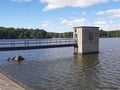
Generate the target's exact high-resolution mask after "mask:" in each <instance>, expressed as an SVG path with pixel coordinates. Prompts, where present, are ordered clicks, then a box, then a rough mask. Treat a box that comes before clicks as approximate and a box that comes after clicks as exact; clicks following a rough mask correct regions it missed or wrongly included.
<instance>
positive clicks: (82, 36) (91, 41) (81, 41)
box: [73, 26, 99, 54]
mask: <svg viewBox="0 0 120 90" xmlns="http://www.w3.org/2000/svg"><path fill="white" fill-rule="evenodd" d="M74 29H75V30H74V32H73V36H74V37H73V38H75V39H76V38H77V42H78V43H77V46H78V53H79V54H90V53H98V52H99V27H90V26H82V27H74ZM75 36H77V37H75Z"/></svg>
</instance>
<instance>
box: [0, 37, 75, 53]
mask: <svg viewBox="0 0 120 90" xmlns="http://www.w3.org/2000/svg"><path fill="white" fill-rule="evenodd" d="M73 46H74V47H77V43H76V41H75V40H74V39H73V38H63V39H61V38H55V39H54V38H53V39H3V40H0V51H9V50H27V49H44V48H59V47H73Z"/></svg>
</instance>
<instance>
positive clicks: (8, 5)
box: [0, 0, 120, 32]
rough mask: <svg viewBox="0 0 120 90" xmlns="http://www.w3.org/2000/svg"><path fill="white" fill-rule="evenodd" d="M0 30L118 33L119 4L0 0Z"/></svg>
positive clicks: (103, 0) (108, 0) (76, 0)
mask: <svg viewBox="0 0 120 90" xmlns="http://www.w3.org/2000/svg"><path fill="white" fill-rule="evenodd" d="M0 26H4V27H15V28H34V29H35V28H39V29H45V30H46V31H50V32H68V31H72V30H73V27H76V26H99V27H100V29H104V30H117V29H119V30H120V0H0Z"/></svg>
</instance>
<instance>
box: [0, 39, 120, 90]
mask: <svg viewBox="0 0 120 90" xmlns="http://www.w3.org/2000/svg"><path fill="white" fill-rule="evenodd" d="M99 51H100V53H99V54H90V55H74V54H73V47H68V48H66V47H65V48H52V49H37V50H24V51H23V50H21V51H1V52H0V70H1V72H2V73H4V74H6V75H7V76H8V77H9V78H11V79H13V80H14V81H15V82H17V83H19V84H20V85H23V86H24V87H26V88H27V90H120V38H106V39H100V45H99ZM16 55H21V56H23V57H25V60H24V61H23V62H20V63H15V62H8V61H6V59H7V58H8V57H14V56H16Z"/></svg>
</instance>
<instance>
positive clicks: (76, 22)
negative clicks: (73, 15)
mask: <svg viewBox="0 0 120 90" xmlns="http://www.w3.org/2000/svg"><path fill="white" fill-rule="evenodd" d="M61 23H62V24H64V25H65V26H71V27H73V26H82V25H85V23H86V19H85V18H81V19H74V20H66V19H61Z"/></svg>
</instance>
